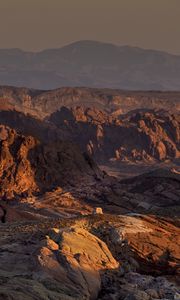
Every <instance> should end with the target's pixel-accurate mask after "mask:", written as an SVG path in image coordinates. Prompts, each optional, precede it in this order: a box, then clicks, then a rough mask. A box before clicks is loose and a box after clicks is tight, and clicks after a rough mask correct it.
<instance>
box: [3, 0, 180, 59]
mask: <svg viewBox="0 0 180 300" xmlns="http://www.w3.org/2000/svg"><path fill="white" fill-rule="evenodd" d="M89 39H90V40H98V41H106V42H112V43H115V44H119V45H124V44H125V45H133V46H140V47H144V48H153V49H161V50H165V51H168V52H172V53H177V54H180V0H0V48H22V49H25V50H34V51H37V50H41V49H45V48H56V47H61V46H63V45H65V44H68V43H71V42H73V41H77V40H89Z"/></svg>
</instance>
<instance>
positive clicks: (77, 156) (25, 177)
mask: <svg viewBox="0 0 180 300" xmlns="http://www.w3.org/2000/svg"><path fill="white" fill-rule="evenodd" d="M0 134H1V136H0V138H1V141H0V166H1V169H0V195H1V197H4V198H10V199H11V198H13V197H14V196H15V195H22V194H23V193H25V194H30V193H32V192H39V191H45V190H51V189H52V188H55V187H57V186H61V185H64V184H75V183H77V182H78V181H79V180H80V178H81V180H85V179H88V178H89V179H90V178H93V177H94V176H95V177H96V176H101V172H100V171H99V169H98V167H97V166H96V164H95V163H93V161H92V160H91V158H88V156H87V155H86V157H84V156H83V155H82V154H81V153H80V151H79V150H78V148H77V147H76V146H75V145H72V144H71V143H66V142H56V143H53V144H50V143H49V144H42V143H40V142H38V140H36V139H35V138H33V137H30V136H23V135H19V134H17V133H16V131H15V130H13V129H10V128H9V127H5V126H1V127H0ZM96 171H97V172H96Z"/></svg>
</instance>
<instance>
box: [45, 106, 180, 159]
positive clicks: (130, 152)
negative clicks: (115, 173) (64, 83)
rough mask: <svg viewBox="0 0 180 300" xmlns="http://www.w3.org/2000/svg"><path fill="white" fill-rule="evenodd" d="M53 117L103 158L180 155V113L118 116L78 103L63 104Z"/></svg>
mask: <svg viewBox="0 0 180 300" xmlns="http://www.w3.org/2000/svg"><path fill="white" fill-rule="evenodd" d="M67 115H68V116H67ZM70 116H71V117H70ZM49 120H50V122H52V123H53V124H55V125H56V126H57V127H58V128H59V129H62V128H63V129H64V131H66V132H69V134H70V133H71V134H70V135H71V139H72V140H73V141H74V142H76V143H77V144H79V145H80V146H81V148H82V149H83V150H84V151H85V150H86V151H88V152H89V154H90V155H93V156H94V157H95V158H96V159H97V160H100V161H103V160H106V161H108V160H120V161H129V160H130V161H134V162H136V161H146V162H149V161H153V160H158V161H163V160H166V159H173V158H179V157H180V150H179V149H180V148H179V141H180V138H179V132H180V125H179V124H180V123H179V117H178V116H175V115H170V114H168V113H164V112H155V111H149V112H135V113H134V112H131V113H129V114H127V115H126V116H122V117H121V116H119V117H117V116H114V115H109V114H107V113H104V112H102V111H100V110H98V109H92V108H91V109H90V108H89V109H88V108H87V109H84V108H83V107H76V108H72V109H68V108H61V110H60V111H59V112H56V113H54V114H52V116H51V117H50V118H49ZM70 135H68V136H70Z"/></svg>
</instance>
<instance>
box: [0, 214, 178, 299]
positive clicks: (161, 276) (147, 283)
mask: <svg viewBox="0 0 180 300" xmlns="http://www.w3.org/2000/svg"><path fill="white" fill-rule="evenodd" d="M54 225H55V226H56V227H53V226H54ZM52 227H53V228H52ZM178 234H179V229H178V227H177V226H176V225H175V224H174V225H173V224H172V223H171V222H168V221H166V222H165V221H164V219H160V218H159V219H158V218H157V217H147V216H142V215H141V216H139V215H136V216H113V215H99V216H89V217H84V218H80V219H77V218H76V219H71V220H66V221H65V220H63V219H61V220H53V219H51V218H50V219H49V220H45V221H43V220H41V221H40V222H25V223H21V225H18V224H17V223H16V224H12V225H8V224H5V225H4V226H3V227H2V226H0V254H1V260H0V283H1V290H0V299H2V300H4V299H9V298H8V297H13V299H14V300H19V299H28V300H34V299H40V300H47V299H48V298H50V299H53V300H55V299H60V300H61V299H62V300H65V299H68V300H72V299H78V300H79V299H86V300H88V299H104V300H105V299H106V300H107V299H108V300H109V299H112V300H113V299H123V300H125V299H126V300H127V299H136V300H144V299H148V300H151V299H172V300H174V299H176V298H177V297H178V295H179V294H178V286H177V282H178V276H177V275H178V269H177V266H178V259H179V253H178V252H179V251H178V247H179V240H178V238H177V237H178ZM167 248H168V249H169V255H168V256H163V255H162V254H163V253H164V251H165V250H166V249H167ZM150 254H152V255H150ZM160 260H161V263H160V264H159V265H158V268H157V261H159V262H160ZM169 267H171V271H172V270H173V272H169ZM157 271H158V272H159V273H157ZM153 272H156V274H155V273H154V274H152V273H153ZM176 276H177V277H176ZM175 297H176V298H175ZM177 299H178V298H177Z"/></svg>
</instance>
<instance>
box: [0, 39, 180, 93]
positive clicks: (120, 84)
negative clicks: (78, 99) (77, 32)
mask: <svg viewBox="0 0 180 300" xmlns="http://www.w3.org/2000/svg"><path fill="white" fill-rule="evenodd" d="M179 77H180V56H177V55H172V54H168V53H165V52H161V51H155V50H144V49H141V48H137V47H130V46H121V47H120V46H116V45H113V44H108V43H100V42H95V41H79V42H75V43H72V44H70V45H67V46H64V47H62V48H59V49H48V50H44V51H42V52H38V53H33V52H25V51H22V50H20V49H1V50H0V82H1V84H4V85H7V84H8V85H15V86H27V87H33V88H38V89H54V88H57V87H61V86H87V87H107V88H120V89H131V90H132V89H133V90H179V89H180V83H179Z"/></svg>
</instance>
